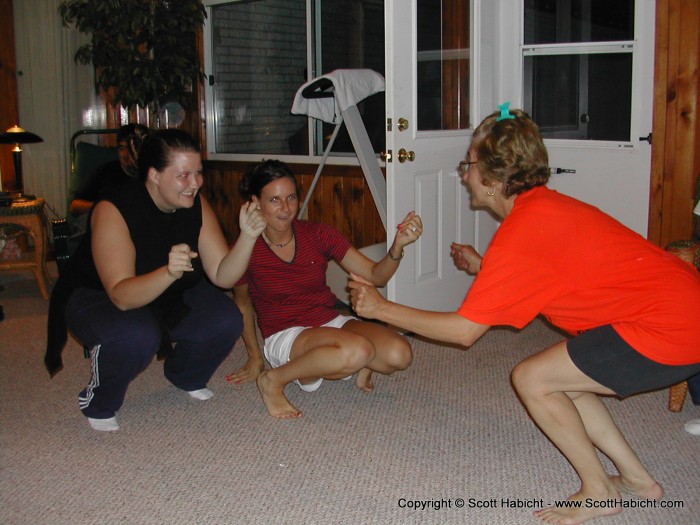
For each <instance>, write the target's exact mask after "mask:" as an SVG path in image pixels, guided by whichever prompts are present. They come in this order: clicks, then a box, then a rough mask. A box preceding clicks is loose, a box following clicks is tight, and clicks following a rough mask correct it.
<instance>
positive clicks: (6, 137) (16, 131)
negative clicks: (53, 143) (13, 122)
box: [0, 126, 44, 144]
mask: <svg viewBox="0 0 700 525" xmlns="http://www.w3.org/2000/svg"><path fill="white" fill-rule="evenodd" d="M34 142H44V139H42V138H41V137H40V136H39V135H35V134H34V133H31V132H29V131H26V130H24V129H22V128H20V127H19V126H12V127H11V128H9V129H8V130H7V131H3V132H2V133H0V144H31V143H34Z"/></svg>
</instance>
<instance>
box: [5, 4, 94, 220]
mask: <svg viewBox="0 0 700 525" xmlns="http://www.w3.org/2000/svg"><path fill="white" fill-rule="evenodd" d="M59 4H60V0H14V2H13V10H14V24H15V28H14V29H15V48H16V55H17V57H16V58H17V75H18V77H17V91H18V98H19V122H18V124H19V125H20V126H21V127H23V128H24V129H26V130H27V131H31V132H32V133H36V134H37V135H39V136H40V137H41V138H43V139H44V142H42V143H38V144H26V145H24V146H23V148H22V150H23V154H22V167H23V170H22V173H23V180H24V191H25V193H28V194H34V195H37V196H40V197H43V198H45V199H46V202H47V204H48V206H49V207H50V208H52V209H54V210H55V211H56V213H57V214H58V216H65V213H66V193H67V189H66V188H67V181H68V175H69V170H70V164H69V153H68V145H69V141H70V137H71V135H72V134H73V133H74V132H75V131H76V130H77V129H80V128H83V127H87V125H88V124H89V121H88V119H89V117H90V116H91V115H95V114H98V115H99V114H100V112H99V111H98V112H95V111H91V109H94V108H97V107H99V98H98V97H97V96H96V95H95V93H94V87H93V72H92V67H91V66H83V65H80V66H77V65H76V64H75V62H74V61H73V55H74V54H75V50H76V49H77V48H78V46H79V42H81V41H85V38H86V37H85V36H84V35H80V34H79V33H78V32H77V31H75V30H69V29H66V28H64V27H63V26H62V23H61V19H60V17H59V15H58V6H59ZM101 118H102V120H100V119H99V118H98V119H96V120H94V121H93V125H92V126H91V127H101V126H102V127H104V124H105V123H104V119H105V115H104V110H102V112H101ZM47 211H48V215H49V218H53V217H52V213H51V210H50V209H49V210H47Z"/></svg>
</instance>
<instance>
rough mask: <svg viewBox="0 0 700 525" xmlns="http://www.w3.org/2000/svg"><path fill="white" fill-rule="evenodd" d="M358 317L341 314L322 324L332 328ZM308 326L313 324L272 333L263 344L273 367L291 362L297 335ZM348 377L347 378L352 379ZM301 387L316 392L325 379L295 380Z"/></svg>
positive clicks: (340, 326)
mask: <svg viewBox="0 0 700 525" xmlns="http://www.w3.org/2000/svg"><path fill="white" fill-rule="evenodd" d="M357 320H358V319H357V317H351V316H348V315H339V316H338V317H336V318H335V319H332V320H330V321H328V322H327V323H326V324H324V325H321V326H323V327H330V328H342V327H343V326H344V325H345V323H347V322H348V321H357ZM307 328H312V327H311V326H293V327H291V328H287V329H286V330H280V331H279V332H277V333H274V334H272V335H271V336H270V337H268V338H267V339H265V345H264V346H263V352H264V353H265V359H267V362H268V363H270V366H272V368H277V367H279V366H282V365H284V364H286V363H288V362H289V354H290V353H291V352H292V345H293V344H294V341H295V340H296V338H297V336H298V335H299V334H300V333H302V332H303V331H304V330H306V329H307ZM319 328H320V327H319ZM350 377H352V376H349V377H346V378H345V379H350ZM294 382H295V383H296V384H298V385H299V387H300V388H301V389H302V390H304V391H305V392H314V391H316V390H318V388H319V387H320V386H321V383H323V379H321V378H319V379H318V381H314V382H313V383H309V384H306V385H303V384H301V383H300V382H299V381H298V380H297V381H294Z"/></svg>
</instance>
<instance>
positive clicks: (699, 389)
mask: <svg viewBox="0 0 700 525" xmlns="http://www.w3.org/2000/svg"><path fill="white" fill-rule="evenodd" d="M693 213H694V214H695V240H696V241H700V179H699V180H698V191H697V192H696V196H695V209H694V210H693ZM688 392H689V393H690V399H691V400H692V401H693V404H694V405H700V374H696V375H694V376H693V377H690V378H688ZM684 428H685V431H686V432H688V433H689V434H693V435H694V436H700V419H691V420H690V421H687V422H686V424H685V426H684Z"/></svg>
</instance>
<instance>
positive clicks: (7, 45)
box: [0, 0, 21, 191]
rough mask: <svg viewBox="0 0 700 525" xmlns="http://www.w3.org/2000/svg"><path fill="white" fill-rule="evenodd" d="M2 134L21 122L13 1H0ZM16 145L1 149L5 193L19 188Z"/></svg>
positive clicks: (6, 145)
mask: <svg viewBox="0 0 700 525" xmlns="http://www.w3.org/2000/svg"><path fill="white" fill-rule="evenodd" d="M0 35H2V45H0V131H5V130H6V129H8V128H11V127H12V126H14V125H15V124H18V125H21V123H20V122H19V115H18V113H19V109H18V101H17V60H16V58H15V32H14V23H13V11H12V0H0ZM12 147H13V146H12V145H10V144H2V145H0V171H1V172H2V189H3V190H5V191H9V190H11V189H12V190H14V189H16V188H15V164H14V159H13V158H12Z"/></svg>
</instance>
